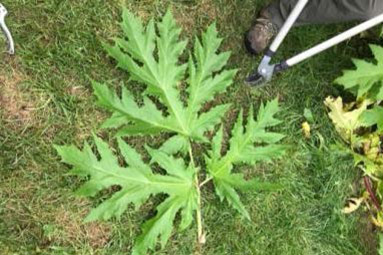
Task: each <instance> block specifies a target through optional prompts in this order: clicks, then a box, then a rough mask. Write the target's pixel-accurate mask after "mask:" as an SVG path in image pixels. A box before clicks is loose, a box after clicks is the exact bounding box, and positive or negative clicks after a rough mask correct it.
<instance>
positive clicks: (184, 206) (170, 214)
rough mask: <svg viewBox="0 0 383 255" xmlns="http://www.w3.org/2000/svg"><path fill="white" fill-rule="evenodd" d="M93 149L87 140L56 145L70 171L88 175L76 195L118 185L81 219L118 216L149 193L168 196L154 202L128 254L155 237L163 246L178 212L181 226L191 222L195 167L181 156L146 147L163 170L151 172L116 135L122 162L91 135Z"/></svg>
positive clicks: (137, 254) (142, 251)
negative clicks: (152, 213)
mask: <svg viewBox="0 0 383 255" xmlns="http://www.w3.org/2000/svg"><path fill="white" fill-rule="evenodd" d="M94 140H95V144H96V148H97V152H98V156H97V154H95V153H94V152H93V151H92V149H91V147H90V146H89V145H88V144H85V146H84V148H83V149H82V150H79V149H78V148H76V147H74V146H57V147H56V149H57V151H58V153H59V155H60V156H61V158H62V161H63V162H65V163H67V164H69V165H72V166H73V169H72V173H73V174H76V175H79V176H83V177H87V176H89V179H88V180H87V181H86V182H85V184H84V185H83V186H82V187H81V188H80V189H79V190H78V194H79V195H83V196H95V195H96V194H97V193H98V192H100V191H102V190H105V189H108V188H110V187H112V186H118V187H120V189H119V190H118V191H116V192H114V194H113V195H111V196H110V198H109V199H106V200H105V201H104V202H102V203H101V204H100V205H99V206H98V207H96V208H95V209H93V210H92V211H91V212H90V214H89V215H88V216H87V218H86V221H93V220H97V219H102V220H107V219H109V218H111V217H120V216H121V215H122V213H123V212H124V211H125V210H126V209H127V207H128V205H129V204H133V205H134V206H135V207H136V208H137V209H138V208H139V207H140V206H141V205H142V204H143V203H144V202H145V201H146V200H147V199H149V197H151V196H154V195H157V194H161V193H163V194H166V195H167V198H166V199H165V200H164V201H163V202H162V203H161V204H160V205H159V206H158V207H157V214H156V216H154V217H153V218H152V219H150V220H149V221H147V222H146V223H144V225H143V227H142V234H141V235H140V236H139V237H138V238H137V240H136V243H135V246H134V249H133V254H134V255H142V254H147V250H148V249H154V248H155V246H156V243H157V240H159V242H160V244H161V245H162V246H164V245H165V244H166V242H167V240H168V239H169V237H170V235H171V232H172V229H173V221H174V219H175V216H176V214H177V213H178V212H181V216H182V221H181V225H180V227H181V228H182V229H184V228H186V227H188V226H189V225H190V224H191V222H192V216H193V213H194V211H195V210H196V207H197V191H196V188H195V185H194V178H195V174H196V169H194V168H193V167H191V166H189V167H187V166H186V165H185V163H184V161H183V160H182V159H175V158H173V157H172V156H168V155H167V154H165V153H164V152H162V151H160V150H154V149H150V148H147V150H148V152H149V154H150V156H151V158H152V161H153V162H155V163H157V164H158V165H159V166H160V167H161V168H162V169H163V170H164V171H165V172H166V175H161V174H155V173H153V171H152V170H151V168H150V166H149V165H148V164H146V163H144V162H143V161H142V160H141V156H140V155H139V154H138V153H137V152H136V151H135V150H134V149H132V148H131V147H130V146H129V145H127V144H126V143H125V142H124V141H122V140H121V139H119V140H118V147H119V150H120V152H121V155H122V156H123V159H124V161H125V164H121V163H119V161H118V158H117V156H116V155H114V153H113V152H112V150H111V149H110V148H109V147H108V145H107V144H106V143H105V142H103V141H102V140H101V139H100V138H97V137H95V138H94Z"/></svg>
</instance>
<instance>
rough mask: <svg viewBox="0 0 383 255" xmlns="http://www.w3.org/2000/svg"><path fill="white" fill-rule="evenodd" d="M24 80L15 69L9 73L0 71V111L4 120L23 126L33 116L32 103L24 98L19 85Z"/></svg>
mask: <svg viewBox="0 0 383 255" xmlns="http://www.w3.org/2000/svg"><path fill="white" fill-rule="evenodd" d="M26 80H27V78H26V77H25V76H24V75H23V74H22V73H19V72H17V71H15V70H14V71H13V72H12V74H11V75H7V74H2V73H0V113H1V115H2V118H3V119H4V120H5V121H6V122H12V123H15V124H16V125H23V126H24V125H25V124H27V123H28V122H31V121H32V120H33V118H34V116H33V115H34V114H33V108H34V105H33V103H32V102H31V101H28V100H27V99H26V98H27V96H26V95H25V92H23V91H22V89H21V86H20V85H21V84H22V83H23V82H25V81H26Z"/></svg>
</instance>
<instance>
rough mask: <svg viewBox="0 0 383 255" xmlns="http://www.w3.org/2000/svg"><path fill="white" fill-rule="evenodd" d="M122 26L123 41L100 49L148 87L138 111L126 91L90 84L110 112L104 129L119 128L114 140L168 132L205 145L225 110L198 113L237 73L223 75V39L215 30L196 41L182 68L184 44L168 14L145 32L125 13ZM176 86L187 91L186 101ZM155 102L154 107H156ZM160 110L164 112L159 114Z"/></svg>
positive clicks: (138, 22) (216, 108) (117, 41)
mask: <svg viewBox="0 0 383 255" xmlns="http://www.w3.org/2000/svg"><path fill="white" fill-rule="evenodd" d="M121 26H122V28H123V31H124V39H123V38H118V39H115V40H114V41H115V45H114V46H109V45H104V47H105V48H106V49H107V51H108V53H109V55H110V56H112V57H113V58H114V59H115V60H116V61H117V65H118V67H120V68H122V69H124V70H126V71H128V73H129V74H130V77H131V79H132V80H135V81H137V82H139V83H141V84H143V85H146V90H145V94H146V96H145V97H144V100H143V103H142V104H140V105H139V104H137V103H136V102H135V100H134V98H133V96H132V95H131V94H129V92H128V90H127V89H126V88H122V93H121V95H117V93H116V92H114V91H112V90H111V89H109V88H108V87H107V86H106V85H103V84H100V83H97V82H94V83H93V87H94V91H95V94H96V96H97V98H98V101H99V103H100V104H101V105H102V106H103V107H105V108H106V109H108V110H109V111H111V112H113V115H112V117H111V118H110V119H109V120H107V121H106V122H105V123H104V126H103V127H105V128H119V127H122V128H121V129H120V131H119V133H118V135H146V134H157V133H159V132H170V133H176V134H178V135H182V136H184V137H187V138H192V139H194V140H199V141H207V139H206V138H205V137H204V133H205V132H206V131H208V130H211V129H212V128H213V127H214V126H215V125H217V124H218V123H219V122H220V120H221V118H222V117H223V115H224V114H225V112H226V111H227V109H228V107H229V105H218V106H216V107H214V108H212V109H210V110H208V111H207V112H206V111H202V110H203V109H204V105H205V103H206V102H208V101H211V100H212V99H213V97H214V95H215V94H217V93H221V92H224V91H225V90H226V88H227V87H228V86H229V85H231V84H232V81H233V77H234V76H235V73H236V70H229V71H222V69H223V67H224V66H225V65H226V63H227V61H228V59H229V57H230V53H228V52H226V53H218V49H219V47H220V45H221V41H222V39H220V38H218V34H217V30H216V27H215V25H211V26H210V27H209V28H208V29H207V31H206V32H205V33H203V35H202V40H201V41H200V40H199V39H198V38H197V39H196V41H195V44H194V51H193V54H190V56H189V60H188V63H186V64H180V57H181V55H182V54H183V52H184V49H185V47H186V42H185V41H180V40H179V35H180V29H179V28H178V26H177V25H176V23H175V21H174V18H173V16H172V14H171V12H167V14H166V15H165V16H164V17H163V19H162V21H161V22H159V23H158V25H157V26H155V25H154V21H150V22H149V24H148V25H147V26H146V28H144V26H143V25H142V23H141V22H140V21H139V20H138V19H137V18H136V17H135V16H134V15H133V14H132V13H131V12H129V11H128V10H126V9H125V10H124V12H123V21H122V23H121ZM156 27H157V29H156ZM186 76H187V77H188V78H187V79H186ZM180 84H185V85H187V88H186V91H185V92H187V97H186V99H185V100H184V101H182V100H181V96H180V89H179V87H180ZM153 98H157V99H158V102H156V103H154V101H153ZM159 104H161V105H162V106H164V107H161V109H162V110H159Z"/></svg>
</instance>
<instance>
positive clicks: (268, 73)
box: [246, 0, 383, 87]
mask: <svg viewBox="0 0 383 255" xmlns="http://www.w3.org/2000/svg"><path fill="white" fill-rule="evenodd" d="M308 1H310V0H299V1H298V2H297V4H296V5H295V7H294V8H293V10H292V11H291V13H290V14H289V17H288V18H287V20H286V22H285V23H284V24H283V26H282V28H281V29H280V31H279V33H278V34H277V36H276V37H275V39H274V40H273V42H272V43H271V45H270V47H269V49H268V50H267V52H266V53H265V55H264V57H263V58H262V60H261V63H260V64H259V66H258V68H256V70H255V71H254V72H253V73H252V74H251V75H250V76H249V77H247V79H246V83H247V84H249V85H252V86H254V87H262V86H264V85H266V84H267V82H268V81H270V80H271V78H272V77H273V75H274V74H275V73H279V72H282V71H284V70H286V69H288V68H289V67H292V66H294V65H296V64H298V63H300V62H302V61H304V60H306V59H308V58H310V57H312V56H314V55H317V54H319V53H321V52H322V51H324V50H327V49H329V48H331V47H333V46H335V45H337V44H339V43H341V42H343V41H345V40H347V39H349V38H351V37H353V36H355V35H357V34H359V33H361V32H363V31H366V30H368V29H370V28H372V27H374V26H376V25H378V24H380V23H382V22H383V13H382V14H380V15H378V16H376V17H374V18H372V19H370V20H368V21H365V22H363V23H361V24H359V25H357V26H355V27H353V28H351V29H349V30H347V31H345V32H343V33H341V34H339V35H337V36H335V37H333V38H331V39H329V40H327V41H325V42H322V43H320V44H318V45H316V46H314V47H312V48H311V49H308V50H306V51H304V52H302V53H300V54H298V55H296V56H294V57H292V58H289V59H287V60H283V61H281V62H279V63H276V64H271V59H272V57H273V56H274V55H275V53H276V52H277V50H278V48H279V46H280V45H281V44H282V42H283V40H284V39H285V37H286V35H287V34H288V32H289V31H290V29H291V28H292V27H293V25H294V23H295V21H296V20H297V19H298V17H299V15H300V14H301V13H302V11H303V9H304V8H305V6H306V4H307V3H308ZM382 72H383V70H382Z"/></svg>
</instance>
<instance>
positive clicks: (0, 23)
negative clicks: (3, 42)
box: [0, 3, 15, 54]
mask: <svg viewBox="0 0 383 255" xmlns="http://www.w3.org/2000/svg"><path fill="white" fill-rule="evenodd" d="M7 14H8V11H7V9H5V7H4V6H3V5H2V4H1V3H0V30H1V31H2V32H3V33H4V35H5V37H6V39H7V43H8V53H9V54H14V53H15V44H14V42H13V38H12V35H11V32H9V29H8V27H7V25H6V24H5V17H6V16H7Z"/></svg>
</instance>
